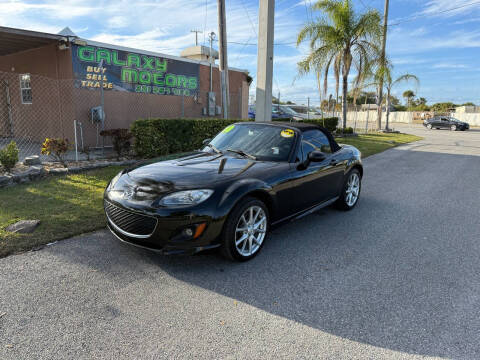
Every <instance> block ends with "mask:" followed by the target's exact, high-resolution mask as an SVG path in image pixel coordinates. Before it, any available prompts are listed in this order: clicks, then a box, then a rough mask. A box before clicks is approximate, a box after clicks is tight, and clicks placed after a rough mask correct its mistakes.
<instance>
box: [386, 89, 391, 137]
mask: <svg viewBox="0 0 480 360" xmlns="http://www.w3.org/2000/svg"><path fill="white" fill-rule="evenodd" d="M386 100H387V101H386V106H387V114H386V116H385V130H387V131H388V130H389V129H388V120H389V117H390V89H388V90H387V99H386Z"/></svg>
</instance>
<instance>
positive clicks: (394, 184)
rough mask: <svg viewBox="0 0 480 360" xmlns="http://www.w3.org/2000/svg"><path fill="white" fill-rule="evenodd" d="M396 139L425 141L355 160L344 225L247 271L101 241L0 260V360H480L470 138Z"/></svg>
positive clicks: (479, 166)
mask: <svg viewBox="0 0 480 360" xmlns="http://www.w3.org/2000/svg"><path fill="white" fill-rule="evenodd" d="M404 130H405V129H404ZM406 131H409V132H413V133H420V134H421V135H423V136H426V140H424V141H422V142H419V143H415V144H413V145H408V146H404V147H401V148H397V149H393V150H389V151H387V152H385V153H383V154H379V155H376V156H373V157H371V158H369V159H367V160H366V161H365V168H366V171H365V173H366V176H365V179H364V188H363V194H362V199H361V201H360V203H359V206H358V207H357V208H356V209H355V210H354V211H352V212H349V213H343V212H339V211H336V210H333V209H324V210H322V211H320V212H319V213H316V214H313V215H311V216H308V217H306V218H303V219H302V220H300V221H297V222H295V223H291V224H288V225H286V226H284V227H282V228H280V229H278V230H276V231H275V232H274V233H273V234H272V236H271V237H270V239H269V241H268V243H266V245H265V247H264V249H263V251H262V253H261V254H260V255H259V256H258V257H257V258H256V259H254V260H253V261H251V262H248V263H244V264H234V263H229V262H226V261H224V260H223V259H222V258H221V257H219V256H218V255H216V254H215V253H210V254H203V255H198V256H194V257H162V256H157V255H155V254H152V253H149V252H147V251H143V250H139V249H134V248H131V247H129V246H126V245H123V244H120V243H118V242H117V241H116V240H115V239H114V238H113V237H112V236H111V235H109V234H108V233H107V232H106V231H100V232H97V233H95V234H90V235H85V236H81V237H77V238H74V239H70V240H67V241H62V242H59V243H57V244H54V245H52V246H49V247H46V248H45V249H43V250H41V251H37V252H31V253H26V254H22V255H16V256H10V257H8V258H5V259H1V260H0V316H1V314H2V313H4V312H5V313H6V314H5V315H3V316H2V317H1V318H0V358H1V359H40V358H42V359H81V358H84V359H91V358H104V359H162V358H166V359H167V358H168V359H172V358H207V359H213V358H248V359H254V358H269V359H273V358H275V359H278V358H311V359H318V358H327V359H336V358H369V359H373V358H408V359H410V358H417V357H418V358H420V357H446V358H468V359H478V358H480V341H479V340H480V275H479V274H480V261H479V258H480V235H479V234H480V220H479V215H480V214H479V204H480V190H479V189H480V187H479V179H480V132H479V131H471V132H468V133H451V132H448V131H437V132H428V131H426V130H424V129H422V128H408V129H407V130H406Z"/></svg>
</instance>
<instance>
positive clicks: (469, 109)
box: [455, 106, 480, 114]
mask: <svg viewBox="0 0 480 360" xmlns="http://www.w3.org/2000/svg"><path fill="white" fill-rule="evenodd" d="M455 112H456V113H457V114H474V113H480V106H457V107H456V108H455Z"/></svg>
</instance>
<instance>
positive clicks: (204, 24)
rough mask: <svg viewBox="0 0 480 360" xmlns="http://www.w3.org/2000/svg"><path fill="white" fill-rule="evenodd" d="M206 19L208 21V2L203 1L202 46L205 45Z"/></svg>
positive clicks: (206, 0)
mask: <svg viewBox="0 0 480 360" xmlns="http://www.w3.org/2000/svg"><path fill="white" fill-rule="evenodd" d="M207 19H208V0H205V21H204V23H203V45H205V40H206V38H205V37H206V35H207Z"/></svg>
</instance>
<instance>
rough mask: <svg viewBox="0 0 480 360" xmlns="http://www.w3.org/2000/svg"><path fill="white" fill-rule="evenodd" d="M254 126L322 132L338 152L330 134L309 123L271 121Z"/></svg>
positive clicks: (337, 146)
mask: <svg viewBox="0 0 480 360" xmlns="http://www.w3.org/2000/svg"><path fill="white" fill-rule="evenodd" d="M252 123H253V122H252ZM254 123H255V124H267V125H274V126H281V127H286V128H293V129H296V130H298V131H300V132H301V133H303V132H305V131H308V130H322V131H323V132H324V133H325V135H327V137H328V140H330V143H331V144H332V147H333V151H334V152H335V151H338V150H340V146H339V145H338V144H337V142H336V141H335V138H334V137H333V135H332V133H331V132H330V131H329V130H328V129H326V128H324V127H323V126H320V125H317V124H311V123H304V122H293V121H292V122H283V121H272V122H254Z"/></svg>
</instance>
